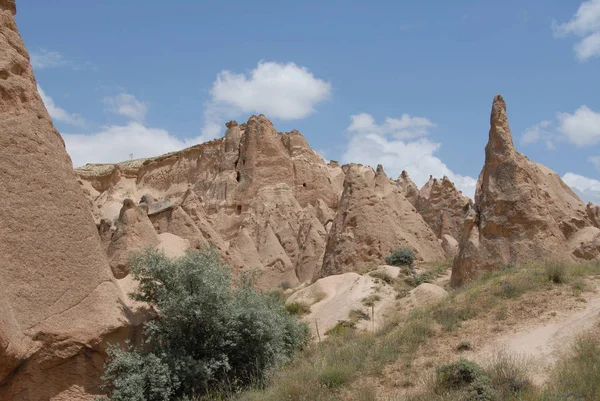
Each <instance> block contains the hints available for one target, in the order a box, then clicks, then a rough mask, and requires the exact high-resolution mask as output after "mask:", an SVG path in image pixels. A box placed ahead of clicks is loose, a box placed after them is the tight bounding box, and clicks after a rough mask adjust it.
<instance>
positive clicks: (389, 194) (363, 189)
mask: <svg viewBox="0 0 600 401" xmlns="http://www.w3.org/2000/svg"><path fill="white" fill-rule="evenodd" d="M345 177H346V179H345V182H344V192H343V193H342V196H341V199H340V205H339V209H338V212H337V214H336V217H335V219H334V221H333V226H332V228H331V231H330V232H329V234H328V236H327V246H326V249H325V256H324V260H323V268H322V271H321V272H320V274H319V276H320V277H325V276H328V275H332V274H339V273H344V272H348V271H358V270H360V269H361V268H363V267H364V266H365V265H366V264H369V263H382V262H383V261H384V258H385V257H386V256H388V255H389V254H390V253H391V252H392V250H394V249H395V248H400V247H403V248H410V249H412V250H413V251H414V252H415V254H416V256H417V259H420V260H425V261H432V260H441V259H443V258H444V255H443V250H442V248H441V245H440V243H439V242H438V239H437V237H436V236H435V234H434V233H433V232H432V231H431V229H430V228H429V227H428V226H427V224H426V223H425V222H424V221H423V218H422V217H421V215H419V213H418V212H417V210H416V209H415V208H414V206H413V205H412V204H411V203H410V202H409V201H408V200H407V199H406V197H404V195H403V194H402V190H401V189H400V188H399V187H398V185H397V184H396V183H395V182H394V181H392V180H390V179H389V178H388V177H387V176H386V175H385V173H384V171H383V168H382V167H381V166H379V167H378V169H377V172H375V171H373V169H372V168H371V167H366V166H362V165H357V164H351V165H348V166H347V168H346V175H345Z"/></svg>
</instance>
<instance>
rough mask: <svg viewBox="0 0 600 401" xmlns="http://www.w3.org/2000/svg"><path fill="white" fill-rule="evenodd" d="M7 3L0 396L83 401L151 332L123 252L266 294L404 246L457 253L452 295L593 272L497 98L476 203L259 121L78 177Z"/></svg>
mask: <svg viewBox="0 0 600 401" xmlns="http://www.w3.org/2000/svg"><path fill="white" fill-rule="evenodd" d="M15 12H16V8H15V4H14V0H0V196H1V198H2V211H1V214H0V284H1V285H2V291H1V292H0V399H3V400H4V399H6V400H16V401H18V400H40V399H50V400H67V399H68V400H76V399H81V400H87V399H91V398H93V395H92V394H97V393H98V391H99V389H98V386H99V384H100V382H101V381H100V376H101V374H102V365H103V362H104V352H105V347H106V344H107V343H108V342H116V341H122V340H124V339H125V338H128V337H129V338H131V337H134V336H135V335H136V334H137V332H138V331H139V330H137V328H138V327H139V325H140V324H141V323H142V322H143V321H144V319H146V318H147V313H148V311H147V310H146V309H145V308H144V306H143V305H137V304H133V303H132V302H131V301H129V300H128V298H127V295H126V294H127V293H128V292H129V291H130V290H131V289H132V288H133V287H134V286H135V283H133V282H132V280H131V278H130V277H129V275H128V271H127V256H128V254H129V253H130V252H131V251H134V250H137V249H140V248H142V247H146V246H156V247H159V248H161V249H163V250H164V251H165V252H167V253H168V254H171V255H178V254H180V253H181V252H182V251H183V250H185V249H186V248H190V247H191V248H200V247H202V246H204V245H211V246H214V247H215V248H216V249H217V250H218V251H219V252H220V253H221V254H222V256H223V258H224V259H225V260H226V261H227V262H228V263H229V264H231V265H232V266H233V267H234V271H236V272H239V271H244V270H248V269H257V270H259V271H260V272H262V276H261V282H260V285H261V286H263V287H265V288H266V287H273V286H276V285H278V284H280V283H281V282H284V281H287V282H289V283H290V284H291V285H295V284H298V283H302V282H310V281H314V280H316V279H318V278H321V277H326V276H330V275H333V274H338V273H343V272H349V271H357V270H359V269H362V268H363V267H364V266H365V265H367V264H382V263H383V261H384V257H385V256H387V255H388V254H390V252H391V251H392V250H393V249H395V248H398V247H407V248H411V249H412V250H413V251H414V252H415V254H416V255H417V258H418V259H419V260H423V261H435V260H442V259H445V258H451V257H454V266H453V272H452V283H453V285H461V284H462V283H463V282H465V280H467V279H469V278H470V277H473V276H474V275H475V274H477V272H478V271H481V270H483V269H493V268H496V267H498V266H500V265H502V264H504V263H520V262H524V261H527V260H540V259H561V260H567V261H577V260H584V259H585V260H589V259H595V258H598V255H599V253H600V229H599V228H598V222H599V218H598V215H599V211H598V208H597V207H596V206H594V205H591V204H588V205H587V206H586V205H584V204H583V203H582V202H581V200H580V199H579V198H578V197H577V195H575V193H573V191H571V189H570V188H569V187H568V186H567V185H565V184H564V183H563V182H562V180H561V179H560V177H559V176H558V175H557V174H556V173H554V172H552V171H551V170H549V169H548V168H546V167H544V166H541V165H538V164H535V163H533V162H531V161H529V160H528V159H527V158H526V157H525V156H523V155H522V154H520V153H519V152H517V151H516V150H515V148H514V146H513V143H512V137H511V134H510V129H509V126H508V120H507V116H506V105H505V103H504V100H503V99H502V97H500V96H496V98H495V99H494V104H493V108H492V115H491V130H490V134H489V135H490V137H489V143H488V145H487V147H486V161H485V165H484V167H483V170H482V172H481V175H480V177H479V181H478V184H477V192H476V195H475V202H474V203H473V202H472V201H471V200H470V199H469V198H466V197H464V196H463V195H462V194H461V193H460V191H458V190H457V189H456V188H455V187H454V185H453V184H452V182H450V180H448V178H446V177H444V178H442V179H434V178H431V179H430V180H429V182H427V184H425V186H424V187H423V188H422V189H420V190H419V189H418V188H417V187H416V185H415V184H414V183H413V182H412V181H411V180H410V178H409V177H408V174H406V172H403V173H402V174H401V176H400V177H398V179H397V180H392V179H390V178H388V177H387V176H386V174H385V172H384V171H383V168H382V167H381V166H378V168H377V169H376V170H373V169H372V168H371V167H367V166H362V165H358V164H349V165H344V166H340V165H339V164H338V163H336V162H329V163H325V161H324V160H323V159H322V158H321V157H320V156H319V155H318V154H317V153H316V152H314V151H313V150H312V149H311V148H310V146H309V145H308V143H307V142H306V140H305V139H304V137H303V136H302V135H301V134H300V133H299V132H297V131H292V132H286V133H278V132H277V131H276V130H275V128H274V127H273V125H272V124H271V122H270V121H269V120H268V119H267V118H266V117H265V116H263V115H260V116H252V117H250V119H249V120H248V121H247V122H246V123H244V124H241V125H238V124H237V123H236V122H235V121H231V122H229V123H227V131H226V133H225V136H224V137H223V138H221V139H217V140H214V141H211V142H208V143H204V144H200V145H197V146H193V147H191V148H188V149H185V150H182V151H180V152H175V153H171V154H167V155H163V156H160V157H156V158H151V159H143V160H134V161H128V162H124V163H119V164H110V165H86V166H85V167H82V168H79V169H76V170H73V168H72V166H71V160H70V158H69V156H68V155H67V153H66V151H65V146H64V142H63V140H62V138H61V136H60V134H59V133H58V132H57V131H56V129H55V128H54V126H53V124H52V121H51V119H50V116H49V115H48V112H47V111H46V109H45V107H44V105H43V102H42V99H41V98H40V96H39V94H38V93H37V89H36V82H35V78H34V76H33V71H32V68H31V65H30V62H29V55H28V53H27V50H26V48H25V45H24V43H23V41H22V39H21V37H20V35H19V33H18V30H17V27H16V23H15V20H14V14H15Z"/></svg>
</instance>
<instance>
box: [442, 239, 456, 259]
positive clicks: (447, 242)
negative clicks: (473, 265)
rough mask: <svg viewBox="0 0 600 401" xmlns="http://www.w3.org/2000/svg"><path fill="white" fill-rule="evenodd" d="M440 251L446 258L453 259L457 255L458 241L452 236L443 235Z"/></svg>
mask: <svg viewBox="0 0 600 401" xmlns="http://www.w3.org/2000/svg"><path fill="white" fill-rule="evenodd" d="M441 241H442V249H443V250H444V253H445V254H446V256H448V257H454V256H456V255H457V254H458V249H459V247H458V241H457V240H456V238H454V237H453V236H451V235H449V234H444V235H443V236H442V239H441Z"/></svg>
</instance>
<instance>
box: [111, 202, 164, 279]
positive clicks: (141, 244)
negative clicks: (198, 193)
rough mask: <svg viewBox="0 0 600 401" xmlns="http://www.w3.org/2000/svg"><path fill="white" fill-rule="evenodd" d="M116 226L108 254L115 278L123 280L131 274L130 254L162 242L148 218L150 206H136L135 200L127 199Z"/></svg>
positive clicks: (143, 204)
mask: <svg viewBox="0 0 600 401" xmlns="http://www.w3.org/2000/svg"><path fill="white" fill-rule="evenodd" d="M115 226H116V230H115V231H114V233H113V234H112V236H111V239H110V244H109V245H108V249H107V254H108V258H109V261H110V268H111V270H112V272H113V276H114V277H115V278H117V279H121V278H123V277H125V276H127V275H128V274H129V271H128V269H127V259H128V258H129V254H130V253H131V252H135V251H140V250H141V249H143V248H145V247H148V246H153V247H154V246H157V245H158V244H159V243H160V240H159V238H158V234H157V232H156V231H155V230H154V227H153V226H152V222H151V221H150V219H149V218H148V205H147V204H145V203H142V204H140V205H136V204H135V203H134V202H133V200H131V199H125V201H124V202H123V207H122V208H121V212H120V213H119V218H118V220H117V222H116V224H115Z"/></svg>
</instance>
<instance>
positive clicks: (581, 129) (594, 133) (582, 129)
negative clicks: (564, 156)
mask: <svg viewBox="0 0 600 401" xmlns="http://www.w3.org/2000/svg"><path fill="white" fill-rule="evenodd" d="M557 118H558V122H559V124H558V130H559V131H560V132H561V133H562V134H563V135H564V136H565V138H566V139H567V140H568V141H569V142H572V143H574V144H575V145H577V146H587V145H593V144H595V143H597V142H598V141H600V113H596V112H594V111H593V110H590V109H589V108H588V107H587V106H581V107H580V108H578V109H577V110H576V111H575V113H573V114H569V113H558V117H557Z"/></svg>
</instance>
